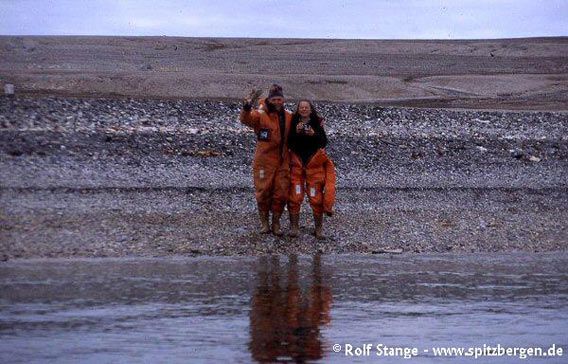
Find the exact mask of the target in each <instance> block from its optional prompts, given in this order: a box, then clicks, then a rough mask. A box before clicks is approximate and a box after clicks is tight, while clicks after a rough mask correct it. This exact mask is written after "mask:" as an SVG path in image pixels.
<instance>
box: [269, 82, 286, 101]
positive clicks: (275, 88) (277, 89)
mask: <svg viewBox="0 0 568 364" xmlns="http://www.w3.org/2000/svg"><path fill="white" fill-rule="evenodd" d="M273 97H284V94H283V93H282V86H280V85H277V84H274V85H272V86H270V90H269V91H268V98H269V99H271V98H273Z"/></svg>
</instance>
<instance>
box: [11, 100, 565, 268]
mask: <svg viewBox="0 0 568 364" xmlns="http://www.w3.org/2000/svg"><path fill="white" fill-rule="evenodd" d="M317 106H318V108H319V110H320V112H321V113H322V114H323V115H324V116H325V118H326V130H327V132H328V136H329V140H330V144H329V148H328V153H329V154H330V156H331V157H332V159H333V160H334V162H335V163H336V166H337V172H338V201H337V215H336V216H334V217H333V218H331V219H327V220H326V222H325V230H326V234H327V235H328V238H327V239H326V240H324V241H315V239H314V238H313V237H312V236H311V235H310V234H309V232H310V228H311V221H310V219H309V218H310V217H309V214H308V212H309V211H308V210H309V209H308V208H307V206H304V208H303V215H302V225H303V227H302V234H301V236H300V237H299V238H296V239H291V238H289V237H284V238H275V237H272V236H261V235H259V234H257V233H256V232H255V230H256V227H257V225H256V214H255V203H254V197H253V193H252V181H251V176H250V165H251V160H252V154H253V151H254V143H255V141H254V137H253V134H252V132H251V131H250V130H248V129H247V128H246V127H244V126H242V125H241V124H240V123H239V122H238V112H239V108H240V105H239V103H238V102H236V101H207V100H159V99H151V100H150V99H148V100H145V99H121V98H95V99H93V98H71V97H66V98H62V97H49V96H47V97H25V96H19V97H15V98H7V97H3V98H1V99H0V164H1V170H2V176H1V177H0V189H1V191H2V193H1V197H0V200H1V211H2V220H3V223H2V227H1V230H0V237H1V239H0V257H1V258H2V259H4V260H6V259H13V258H32V257H73V256H130V255H136V256H140V255H142V256H156V255H158V256H161V255H173V254H183V255H186V254H192V255H194V254H208V255H236V254H246V255H256V254H267V253H289V252H299V253H311V252H314V251H323V252H324V253H350V252H358V253H373V252H374V253H379V252H384V251H389V250H391V249H402V251H404V252H441V251H458V252H481V251H565V250H566V246H567V245H566V243H567V242H568V213H567V212H566V206H568V204H567V202H568V194H567V192H568V189H567V187H568V186H567V180H566V175H567V172H568V130H567V129H568V117H567V114H566V113H563V112H508V111H475V110H449V109H417V108H397V107H384V106H381V105H378V104H373V103H366V104H365V103H359V104H349V103H329V102H320V103H318V104H317ZM289 107H290V108H291V107H293V105H289ZM284 226H285V227H287V221H284Z"/></svg>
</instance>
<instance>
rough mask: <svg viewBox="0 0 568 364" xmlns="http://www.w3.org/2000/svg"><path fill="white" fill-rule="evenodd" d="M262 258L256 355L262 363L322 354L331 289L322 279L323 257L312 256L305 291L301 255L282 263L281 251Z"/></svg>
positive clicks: (254, 322)
mask: <svg viewBox="0 0 568 364" xmlns="http://www.w3.org/2000/svg"><path fill="white" fill-rule="evenodd" d="M259 260H260V261H259V264H258V272H257V276H258V283H257V286H256V288H255V291H254V293H253V296H252V303H251V314H250V332H251V341H250V344H249V348H250V351H251V354H252V357H253V358H254V359H255V360H257V361H260V362H265V361H278V360H286V361H289V360H294V361H296V362H303V361H305V360H316V359H321V358H322V357H323V353H324V348H323V343H322V338H321V335H320V326H321V325H325V324H328V323H329V322H330V308H331V301H332V296H331V290H330V288H329V286H328V285H327V284H325V283H324V282H323V280H322V274H321V256H320V255H316V256H314V258H313V263H312V272H311V277H310V278H311V279H307V280H306V281H307V283H308V285H309V287H308V289H307V290H305V292H304V291H303V290H302V287H301V286H300V284H299V277H298V258H297V256H295V255H294V256H291V257H290V258H289V259H288V264H286V265H284V266H283V267H282V266H281V264H280V259H279V258H278V257H277V256H275V257H261V258H259ZM286 274H287V279H286V280H285V282H283V280H284V279H283V276H284V275H286Z"/></svg>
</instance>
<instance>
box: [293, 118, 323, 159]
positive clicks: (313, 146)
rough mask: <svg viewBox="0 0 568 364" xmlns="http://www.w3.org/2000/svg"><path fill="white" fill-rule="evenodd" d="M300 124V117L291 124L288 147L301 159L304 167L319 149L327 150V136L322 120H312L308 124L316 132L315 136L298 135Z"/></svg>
mask: <svg viewBox="0 0 568 364" xmlns="http://www.w3.org/2000/svg"><path fill="white" fill-rule="evenodd" d="M298 123H300V118H299V117H298V116H294V117H293V118H292V122H291V124H290V134H289V135H288V147H289V148H290V150H291V151H293V152H294V153H296V154H297V155H298V156H299V157H300V159H301V160H302V163H303V164H304V165H307V164H308V162H309V160H310V158H311V157H312V156H313V155H314V154H315V153H316V152H317V151H318V149H321V148H325V146H326V145H327V136H326V135H325V130H324V129H323V126H322V125H321V120H313V119H310V121H309V122H308V124H309V125H310V126H311V127H312V129H313V130H314V133H315V134H314V135H307V134H304V133H297V132H296V126H297V125H298Z"/></svg>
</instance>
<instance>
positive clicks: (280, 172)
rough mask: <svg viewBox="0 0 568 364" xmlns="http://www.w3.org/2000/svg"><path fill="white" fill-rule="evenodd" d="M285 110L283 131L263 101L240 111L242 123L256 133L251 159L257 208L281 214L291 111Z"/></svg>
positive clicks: (287, 183)
mask: <svg viewBox="0 0 568 364" xmlns="http://www.w3.org/2000/svg"><path fill="white" fill-rule="evenodd" d="M282 111H283V113H284V128H285V130H284V132H283V133H282V132H281V128H280V120H279V114H278V112H276V111H273V112H270V111H269V108H268V107H267V105H265V102H264V103H262V102H261V106H260V107H259V109H257V110H250V111H246V110H244V109H243V110H242V111H241V114H240V120H241V123H243V124H245V125H247V126H249V127H251V128H253V129H254V132H255V134H256V136H257V143H256V150H255V153H254V161H253V176H254V188H255V197H256V202H257V204H258V210H259V211H261V212H262V211H264V212H268V211H272V213H277V214H281V213H282V212H283V211H284V206H285V205H286V202H287V200H288V192H289V186H290V155H289V151H288V147H287V142H288V133H289V130H290V123H291V120H292V114H291V113H290V112H288V111H286V110H282Z"/></svg>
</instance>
